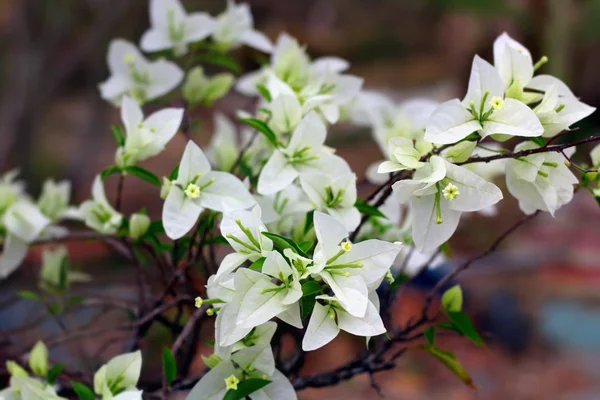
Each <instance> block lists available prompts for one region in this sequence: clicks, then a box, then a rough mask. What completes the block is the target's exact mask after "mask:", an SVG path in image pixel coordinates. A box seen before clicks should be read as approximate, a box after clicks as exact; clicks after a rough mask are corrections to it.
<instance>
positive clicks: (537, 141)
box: [529, 136, 546, 146]
mask: <svg viewBox="0 0 600 400" xmlns="http://www.w3.org/2000/svg"><path fill="white" fill-rule="evenodd" d="M529 140H531V141H532V142H533V143H535V144H537V145H538V146H545V145H546V141H545V140H544V138H543V137H541V136H536V137H530V138H529Z"/></svg>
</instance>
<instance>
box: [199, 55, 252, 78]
mask: <svg viewBox="0 0 600 400" xmlns="http://www.w3.org/2000/svg"><path fill="white" fill-rule="evenodd" d="M200 61H204V62H205V63H208V64H213V65H218V66H219V67H223V68H226V69H228V70H230V71H231V72H234V73H236V74H241V73H242V67H241V66H240V64H238V62H237V61H235V60H234V59H233V58H231V57H230V56H228V55H227V54H223V53H208V54H205V55H203V56H202V57H200Z"/></svg>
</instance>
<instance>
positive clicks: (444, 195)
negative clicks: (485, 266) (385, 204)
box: [393, 156, 502, 251]
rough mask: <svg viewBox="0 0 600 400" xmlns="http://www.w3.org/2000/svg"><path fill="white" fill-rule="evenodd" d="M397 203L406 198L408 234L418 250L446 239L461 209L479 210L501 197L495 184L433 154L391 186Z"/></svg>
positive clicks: (427, 249) (451, 232) (462, 210)
mask: <svg viewBox="0 0 600 400" xmlns="http://www.w3.org/2000/svg"><path fill="white" fill-rule="evenodd" d="M393 190H394V193H395V195H396V196H397V197H398V199H399V201H400V202H401V203H407V202H410V206H411V211H412V214H413V215H412V236H413V240H414V242H415V244H416V245H417V248H418V249H419V250H420V251H430V250H433V249H435V248H437V247H438V246H440V245H441V244H443V243H444V242H445V241H446V240H448V239H449V238H450V237H451V236H452V234H453V233H454V231H455V230H456V227H457V226H458V222H459V220H460V216H461V214H462V213H463V212H473V211H479V210H482V209H484V208H487V207H490V206H491V205H493V204H496V203H497V202H498V201H500V200H501V199H502V192H501V191H500V189H498V187H497V186H496V185H494V184H492V183H490V182H487V181H485V180H484V179H483V178H481V177H480V176H478V175H476V174H475V173H473V172H471V171H469V170H468V169H466V168H463V167H459V166H456V165H454V164H451V163H449V162H447V161H445V160H444V159H442V158H441V157H438V156H433V157H431V159H430V161H429V162H428V163H427V164H426V165H425V166H424V167H423V168H421V169H419V170H417V172H415V175H414V178H413V179H412V180H406V181H399V182H396V183H395V184H394V186H393Z"/></svg>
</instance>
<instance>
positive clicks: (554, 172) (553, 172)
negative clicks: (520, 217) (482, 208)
mask: <svg viewBox="0 0 600 400" xmlns="http://www.w3.org/2000/svg"><path fill="white" fill-rule="evenodd" d="M537 147H539V146H537V145H536V144H534V143H527V142H526V143H521V144H519V145H517V147H516V148H515V151H522V150H528V149H534V148H537ZM571 151H574V149H573V150H571ZM577 183H578V180H577V178H576V177H575V175H574V174H573V173H572V172H571V171H570V170H569V168H568V167H567V166H566V165H565V159H564V157H563V156H561V155H560V154H555V153H539V154H532V155H529V156H525V157H522V158H517V159H510V160H508V161H507V162H506V186H507V188H508V191H509V192H510V194H512V195H513V196H514V197H515V198H516V199H517V200H519V207H520V208H521V210H522V211H523V212H524V213H526V214H532V213H534V212H535V211H536V210H541V211H547V212H549V213H550V214H551V215H554V213H555V212H556V210H558V209H559V208H560V207H562V206H563V205H565V204H567V203H568V202H570V201H571V199H572V198H573V185H575V184H577Z"/></svg>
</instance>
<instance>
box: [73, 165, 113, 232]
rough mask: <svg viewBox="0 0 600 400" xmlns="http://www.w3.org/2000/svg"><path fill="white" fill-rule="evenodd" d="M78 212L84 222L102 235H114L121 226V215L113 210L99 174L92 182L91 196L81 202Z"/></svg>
mask: <svg viewBox="0 0 600 400" xmlns="http://www.w3.org/2000/svg"><path fill="white" fill-rule="evenodd" d="M79 212H80V213H81V216H82V217H83V220H84V221H85V224H86V225H87V226H88V227H90V228H92V229H94V230H95V231H97V232H99V233H101V234H103V235H114V234H115V233H117V230H118V229H119V228H120V227H121V222H122V221H123V216H122V215H121V213H119V212H118V211H117V210H115V209H114V208H113V207H112V206H111V205H110V203H109V202H108V199H107V198H106V194H105V193H104V185H103V183H102V179H101V178H100V176H99V175H98V176H96V178H95V179H94V183H93V184H92V198H91V199H90V200H87V201H85V202H83V204H81V206H80V207H79Z"/></svg>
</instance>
